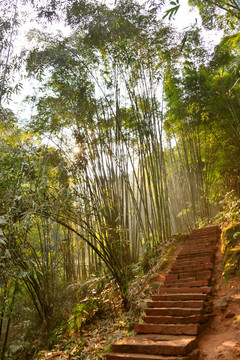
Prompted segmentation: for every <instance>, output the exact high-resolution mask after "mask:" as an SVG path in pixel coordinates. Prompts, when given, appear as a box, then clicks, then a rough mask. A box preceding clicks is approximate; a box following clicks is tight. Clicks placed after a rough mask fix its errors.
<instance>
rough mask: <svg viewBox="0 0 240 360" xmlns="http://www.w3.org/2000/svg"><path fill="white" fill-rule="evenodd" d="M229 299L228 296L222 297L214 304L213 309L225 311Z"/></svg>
mask: <svg viewBox="0 0 240 360" xmlns="http://www.w3.org/2000/svg"><path fill="white" fill-rule="evenodd" d="M229 300H230V298H229V297H228V296H224V297H222V298H220V299H218V300H217V301H216V302H215V304H214V309H216V310H225V309H226V308H227V306H228V302H229Z"/></svg>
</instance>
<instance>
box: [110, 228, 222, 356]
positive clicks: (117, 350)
mask: <svg viewBox="0 0 240 360" xmlns="http://www.w3.org/2000/svg"><path fill="white" fill-rule="evenodd" d="M219 236H220V229H219V227H218V226H211V227H206V228H204V229H199V230H193V231H192V232H191V234H190V235H189V237H188V240H186V241H185V243H184V245H183V247H182V249H181V251H180V253H179V255H178V256H177V257H176V259H175V261H174V263H173V264H172V266H171V269H170V271H169V273H168V274H167V275H166V277H165V281H164V283H163V285H162V286H161V287H160V291H159V293H158V294H156V295H153V296H152V299H151V301H149V302H148V303H147V308H146V309H145V310H144V312H145V315H144V316H143V318H142V320H143V323H140V324H136V325H135V332H136V335H134V336H131V337H129V338H124V339H122V340H119V341H117V342H116V343H114V344H113V345H112V353H109V354H107V355H106V360H120V359H123V360H135V359H137V360H183V359H184V360H186V359H189V360H190V359H195V358H196V356H197V355H196V352H194V351H193V350H194V349H195V348H196V347H197V334H198V333H199V330H200V328H201V325H202V324H203V323H204V322H206V321H207V319H208V316H209V314H210V312H211V306H210V304H209V302H208V298H209V294H210V293H211V285H212V272H213V263H214V256H215V251H216V244H217V241H218V239H219ZM194 354H195V355H194Z"/></svg>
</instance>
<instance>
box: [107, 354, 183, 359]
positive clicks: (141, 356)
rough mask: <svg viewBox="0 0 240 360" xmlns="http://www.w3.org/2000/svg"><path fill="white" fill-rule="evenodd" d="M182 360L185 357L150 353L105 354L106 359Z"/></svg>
mask: <svg viewBox="0 0 240 360" xmlns="http://www.w3.org/2000/svg"><path fill="white" fill-rule="evenodd" d="M121 359H125V360H184V359H186V357H182V356H181V357H175V356H164V355H163V356H162V355H150V354H127V353H110V354H107V355H106V360H121Z"/></svg>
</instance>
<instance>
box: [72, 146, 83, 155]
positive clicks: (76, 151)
mask: <svg viewBox="0 0 240 360" xmlns="http://www.w3.org/2000/svg"><path fill="white" fill-rule="evenodd" d="M72 151H73V153H74V154H80V152H81V148H80V146H74V148H73V150H72Z"/></svg>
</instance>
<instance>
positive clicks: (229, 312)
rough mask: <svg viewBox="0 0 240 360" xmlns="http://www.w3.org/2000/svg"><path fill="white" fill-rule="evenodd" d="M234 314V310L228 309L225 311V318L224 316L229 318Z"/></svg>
mask: <svg viewBox="0 0 240 360" xmlns="http://www.w3.org/2000/svg"><path fill="white" fill-rule="evenodd" d="M235 315H236V314H235V312H234V311H232V310H228V312H227V313H226V315H225V318H226V319H230V318H232V317H234V316H235Z"/></svg>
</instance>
